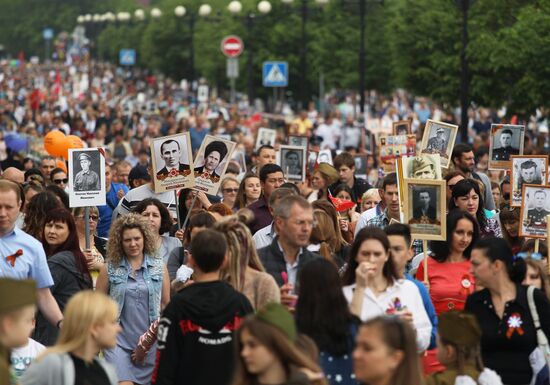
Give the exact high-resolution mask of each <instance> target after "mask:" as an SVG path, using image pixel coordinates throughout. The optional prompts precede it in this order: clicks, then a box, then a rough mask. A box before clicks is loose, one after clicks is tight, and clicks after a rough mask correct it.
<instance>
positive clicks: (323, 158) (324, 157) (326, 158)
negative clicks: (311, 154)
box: [317, 150, 332, 166]
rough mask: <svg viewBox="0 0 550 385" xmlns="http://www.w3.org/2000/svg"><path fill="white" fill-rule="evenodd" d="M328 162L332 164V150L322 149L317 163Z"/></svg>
mask: <svg viewBox="0 0 550 385" xmlns="http://www.w3.org/2000/svg"><path fill="white" fill-rule="evenodd" d="M319 163H328V164H330V165H331V166H332V152H331V151H330V150H321V151H319V154H318V155H317V164H319Z"/></svg>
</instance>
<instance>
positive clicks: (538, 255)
mask: <svg viewBox="0 0 550 385" xmlns="http://www.w3.org/2000/svg"><path fill="white" fill-rule="evenodd" d="M517 258H523V259H526V258H531V259H534V260H535V261H540V260H541V259H542V254H541V253H527V252H524V251H522V252H521V253H517V254H516V255H515V256H514V259H517Z"/></svg>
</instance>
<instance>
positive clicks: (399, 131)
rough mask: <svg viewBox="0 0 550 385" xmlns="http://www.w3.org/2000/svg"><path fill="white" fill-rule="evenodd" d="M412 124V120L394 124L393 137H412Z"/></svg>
mask: <svg viewBox="0 0 550 385" xmlns="http://www.w3.org/2000/svg"><path fill="white" fill-rule="evenodd" d="M410 134H412V132H411V122H410V120H400V121H398V122H393V123H392V135H410Z"/></svg>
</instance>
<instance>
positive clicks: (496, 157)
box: [489, 124, 525, 170]
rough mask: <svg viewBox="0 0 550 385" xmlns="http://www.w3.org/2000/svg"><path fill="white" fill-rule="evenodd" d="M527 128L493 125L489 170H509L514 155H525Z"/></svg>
mask: <svg viewBox="0 0 550 385" xmlns="http://www.w3.org/2000/svg"><path fill="white" fill-rule="evenodd" d="M524 136H525V126H515V125H512V124H492V125H491V132H490V136H489V169H493V170H508V169H510V167H511V161H510V158H511V156H512V155H523V140H524Z"/></svg>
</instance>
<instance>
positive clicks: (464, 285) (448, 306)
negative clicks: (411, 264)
mask: <svg viewBox="0 0 550 385" xmlns="http://www.w3.org/2000/svg"><path fill="white" fill-rule="evenodd" d="M470 266H471V263H470V261H464V262H443V263H440V262H437V261H436V260H435V259H433V258H432V257H429V258H428V281H429V283H430V287H429V292H430V297H431V299H432V302H433V304H434V308H435V312H436V314H437V315H438V316H439V315H440V314H441V313H445V312H447V311H449V310H463V309H464V305H465V304H466V298H467V297H468V295H470V294H471V293H473V292H474V290H475V282H474V277H473V276H472V275H471V274H470ZM416 279H418V280H419V281H420V282H423V281H424V262H421V263H420V266H419V267H418V270H417V272H416Z"/></svg>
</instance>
